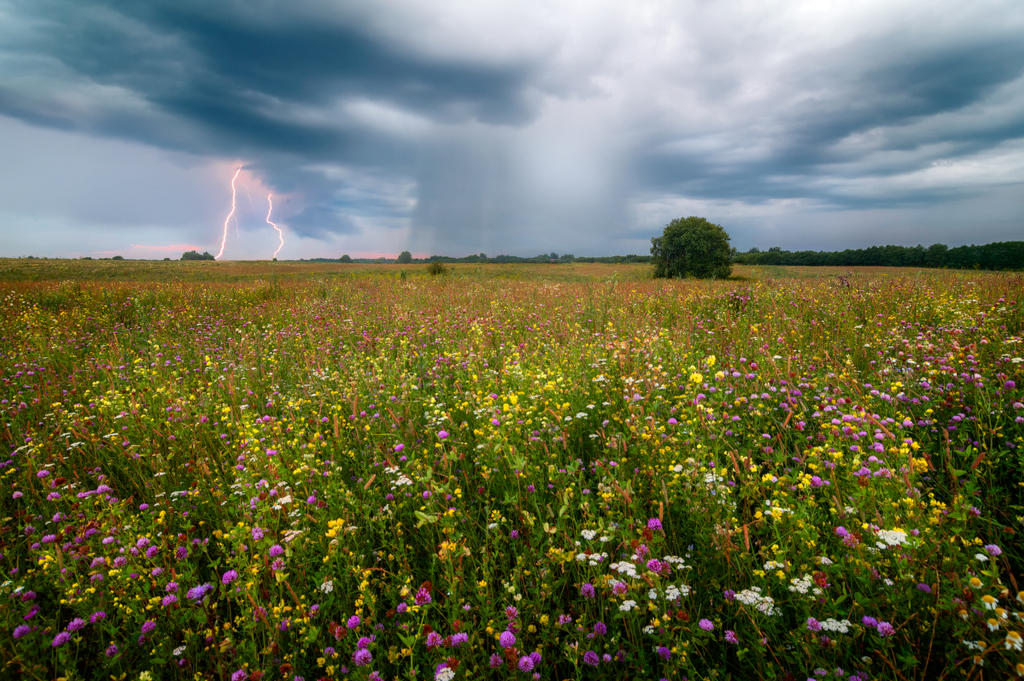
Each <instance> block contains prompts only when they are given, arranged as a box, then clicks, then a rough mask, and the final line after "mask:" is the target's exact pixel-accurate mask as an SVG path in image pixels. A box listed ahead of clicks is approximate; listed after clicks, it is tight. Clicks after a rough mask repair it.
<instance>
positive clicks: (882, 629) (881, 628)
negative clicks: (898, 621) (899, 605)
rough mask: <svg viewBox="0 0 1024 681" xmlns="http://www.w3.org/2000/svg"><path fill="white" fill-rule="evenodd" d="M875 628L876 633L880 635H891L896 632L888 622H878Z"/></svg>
mask: <svg viewBox="0 0 1024 681" xmlns="http://www.w3.org/2000/svg"><path fill="white" fill-rule="evenodd" d="M877 630H878V635H879V636H882V637H886V636H892V635H893V634H895V633H896V629H894V628H893V626H892V625H891V624H889V623H888V622H879V623H878V627H877Z"/></svg>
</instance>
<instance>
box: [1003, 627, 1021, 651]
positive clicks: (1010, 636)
mask: <svg viewBox="0 0 1024 681" xmlns="http://www.w3.org/2000/svg"><path fill="white" fill-rule="evenodd" d="M1003 645H1004V646H1006V649H1007V650H1017V651H1019V650H1022V649H1024V640H1022V639H1021V635H1020V634H1019V633H1018V632H1016V631H1012V630H1011V631H1008V632H1006V640H1005V641H1003Z"/></svg>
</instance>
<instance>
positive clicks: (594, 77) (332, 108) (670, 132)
mask: <svg viewBox="0 0 1024 681" xmlns="http://www.w3.org/2000/svg"><path fill="white" fill-rule="evenodd" d="M1021 35H1024V6H1022V5H1021V4H1020V3H1018V2H1015V1H1013V0H1007V1H994V0H993V1H982V2H975V3H968V4H964V5H963V6H946V7H940V6H938V5H936V4H935V3H926V2H916V1H915V2H895V3H894V2H877V3H871V2H867V3H856V4H851V5H850V6H846V7H843V6H839V7H830V6H826V5H823V4H821V3H817V2H805V3H797V2H778V3H770V2H769V3H738V2H724V3H705V2H696V1H694V2H688V3H661V2H639V3H615V2H560V3H532V2H526V3H489V2H478V3H467V4H459V5H454V4H451V5H448V4H445V3H436V2H434V3H427V2H421V1H418V0H417V1H412V0H403V1H396V2H388V3H335V2H328V1H327V0H299V1H297V2H289V3H279V2H269V1H257V2H253V1H249V2H240V1H239V2H236V1H233V0H232V1H226V2H219V3H208V2H201V1H199V0H179V1H177V2H165V1H163V0H154V1H151V2H146V3H123V2H106V3H104V2H88V1H86V2H83V1H80V0H77V1H76V0H0V137H2V138H3V139H4V140H5V145H4V146H5V150H6V154H5V155H6V156H7V163H5V164H4V166H3V167H2V170H0V219H2V220H3V224H4V225H5V227H4V229H5V230H7V231H8V232H9V234H8V238H7V239H5V241H7V242H8V248H7V249H5V250H6V251H7V252H5V253H4V255H20V254H24V253H29V252H32V253H35V254H37V255H78V254H94V253H103V252H106V251H108V250H109V251H112V250H117V249H118V248H120V249H121V250H120V251H119V252H122V253H124V254H125V255H138V256H144V257H150V256H146V251H145V249H146V248H149V249H151V250H153V249H159V248H162V247H163V246H161V244H173V245H176V244H180V243H187V244H196V245H199V246H203V245H204V244H206V245H208V246H204V247H212V246H213V245H214V244H215V243H216V242H217V241H218V239H219V229H220V223H221V221H222V220H223V216H224V213H225V210H224V209H225V205H226V201H228V199H229V196H228V195H227V194H226V191H227V190H228V182H229V180H230V176H231V168H232V167H235V166H237V165H243V166H244V168H245V171H246V172H245V182H244V183H243V190H244V192H245V198H244V200H242V203H241V204H240V206H241V213H240V215H239V218H240V221H239V230H240V233H239V238H237V239H231V240H230V241H229V244H230V245H229V247H228V249H227V253H226V255H227V257H266V253H264V251H266V250H267V246H266V243H269V241H270V240H271V237H270V236H269V235H267V234H265V233H264V232H266V229H265V227H266V225H265V224H263V223H262V214H261V211H265V208H264V207H263V204H262V203H261V201H262V200H263V199H264V198H265V197H264V196H263V192H271V191H272V192H274V193H275V195H279V196H280V197H281V200H280V202H279V201H278V199H276V198H275V210H280V213H279V219H280V220H281V222H283V223H284V224H285V225H286V229H287V231H288V242H287V243H286V248H285V250H284V251H283V252H282V254H281V256H282V257H317V256H327V257H337V256H338V255H339V254H340V252H341V251H345V252H351V253H352V254H353V255H356V254H360V253H366V254H370V253H385V252H387V253H395V252H397V251H399V250H403V249H405V248H409V249H410V250H413V251H414V252H417V253H422V254H428V253H444V254H450V255H463V254H467V253H475V252H481V251H484V252H487V253H488V254H491V255H494V254H497V253H515V254H522V255H533V254H536V253H539V252H547V251H552V250H555V251H559V252H574V253H576V254H577V255H584V254H593V255H600V254H611V253H626V252H639V253H643V252H646V251H647V249H648V248H649V239H650V237H651V236H652V235H654V234H656V233H658V232H660V230H661V227H662V226H663V225H664V224H665V223H666V222H667V221H668V220H670V219H672V218H674V217H678V216H680V215H690V214H695V215H703V216H706V217H708V218H709V219H711V220H713V221H715V222H718V223H720V224H722V225H723V226H725V227H726V229H727V230H728V231H729V232H730V233H731V234H732V235H733V244H734V245H735V246H737V247H738V248H741V249H743V248H747V247H750V246H755V245H756V246H760V247H762V248H764V247H768V246H774V245H779V246H783V247H787V248H842V247H857V246H866V245H870V244H873V243H905V244H915V243H923V244H929V243H934V242H944V243H947V244H951V245H953V244H959V243H966V242H984V241H995V240H1000V239H1008V238H1020V235H1021V234H1022V233H1024V225H1022V224H1021V218H1020V215H1022V214H1024V211H1022V210H1021V209H1022V207H1024V206H1022V201H1021V199H1020V198H1019V196H1021V195H1024V187H1022V186H1021V185H1022V184H1024V41H1021V40H1020V36H1021ZM278 206H280V208H278ZM261 230H262V231H261ZM242 237H244V238H242ZM265 242H266V243H265ZM48 244H50V245H49V246H48ZM127 244H135V245H136V247H137V250H136V251H135V252H130V251H128V250H126V249H127V248H128V246H127ZM153 252H154V253H155V252H157V251H155V250H153Z"/></svg>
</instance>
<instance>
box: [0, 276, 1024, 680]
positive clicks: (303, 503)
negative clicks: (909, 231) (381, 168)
mask: <svg viewBox="0 0 1024 681" xmlns="http://www.w3.org/2000/svg"><path fill="white" fill-rule="evenodd" d="M736 275H737V276H736V278H735V279H732V280H728V281H718V282H693V281H656V280H652V279H650V278H649V269H648V268H646V267H643V266H630V265H622V266H612V265H536V266H533V265H530V266H490V265H464V266H456V267H455V268H453V269H450V270H449V271H448V272H447V273H446V274H443V275H439V276H431V275H429V274H428V273H427V271H426V268H425V267H423V266H405V267H403V268H399V267H398V266H394V265H388V266H361V265H354V266H353V265H348V266H343V265H338V264H333V263H321V264H309V263H307V264H300V263H273V264H271V263H263V264H260V263H181V262H163V263H143V262H130V261H124V262H120V261H91V262H90V261H48V260H19V261H15V260H0V307H2V310H3V313H2V318H0V339H2V342H0V410H2V414H3V421H2V426H0V438H2V441H3V444H4V446H5V451H4V454H5V456H3V457H0V459H2V460H0V567H2V569H3V572H4V575H3V576H2V577H0V580H5V581H3V582H2V584H0V621H2V623H3V627H4V628H3V631H2V632H0V639H2V642H0V676H3V677H6V678H27V679H52V678H57V677H64V678H67V679H91V678H104V679H106V678H117V679H120V678H128V679H146V678H153V679H158V678H181V679H194V678H209V679H227V678H230V679H232V680H233V681H241V680H242V679H251V680H256V679H261V678H262V679H294V678H296V677H302V678H304V679H308V680H312V679H319V678H331V679H357V680H363V679H398V678H400V679H412V678H418V679H437V680H438V681H447V680H448V679H463V678H474V677H476V678H482V677H488V678H500V677H503V678H509V679H523V680H524V681H525V680H526V679H531V678H532V679H598V678H604V679H622V678H630V679H654V680H657V679H662V678H665V679H683V678H689V679H693V680H695V679H730V678H731V679H750V678H778V679H796V680H799V681H803V680H804V679H816V680H820V681H824V679H846V680H848V681H865V680H867V679H933V678H965V677H968V678H976V679H983V678H1015V677H1017V676H1022V675H1024V652H1022V647H1024V639H1022V634H1021V632H1024V622H1022V621H1021V619H1022V617H1024V592H1021V589H1022V588H1024V585H1019V584H1018V580H1019V579H1020V577H1021V576H1022V570H1021V568H1022V565H1024V542H1022V541H1021V534H1020V533H1021V531H1022V530H1024V452H1022V448H1024V405H1022V402H1024V359H1022V358H1024V345H1022V340H1024V339H1022V336H1024V309H1022V300H1021V298H1022V293H1024V279H1022V278H1021V276H1020V275H1013V274H992V273H983V272H951V271H926V270H896V269H884V268H863V269H854V270H849V269H848V268H839V269H827V268H785V267H775V268H753V267H748V268H738V269H737V271H736Z"/></svg>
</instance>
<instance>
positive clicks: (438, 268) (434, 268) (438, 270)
mask: <svg viewBox="0 0 1024 681" xmlns="http://www.w3.org/2000/svg"><path fill="white" fill-rule="evenodd" d="M427 272H429V273H430V274H434V275H437V274H445V273H447V272H448V268H447V267H445V266H444V263H443V262H440V261H438V260H435V261H434V262H432V263H430V265H428V266H427Z"/></svg>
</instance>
